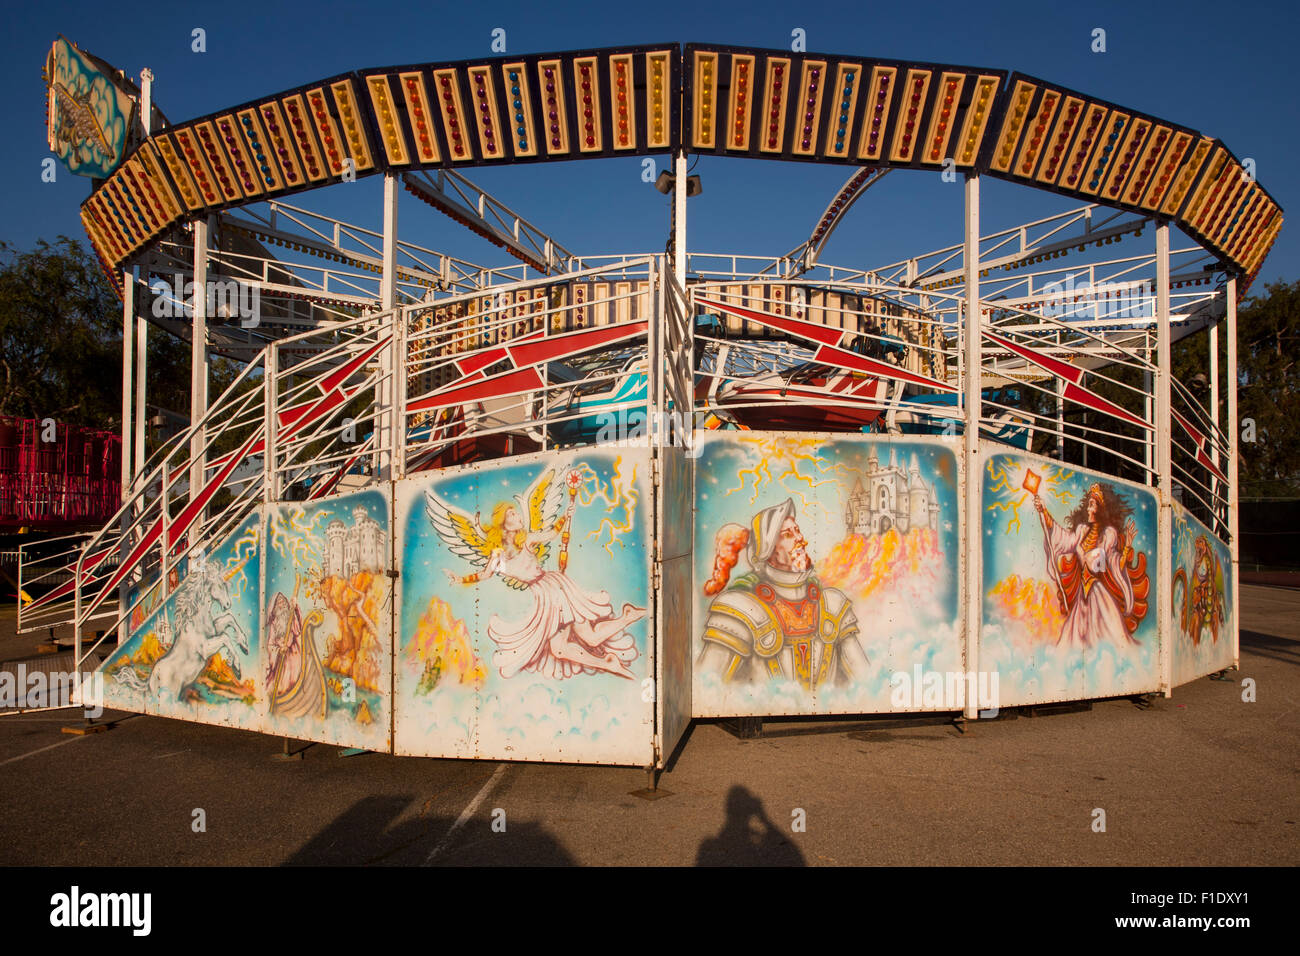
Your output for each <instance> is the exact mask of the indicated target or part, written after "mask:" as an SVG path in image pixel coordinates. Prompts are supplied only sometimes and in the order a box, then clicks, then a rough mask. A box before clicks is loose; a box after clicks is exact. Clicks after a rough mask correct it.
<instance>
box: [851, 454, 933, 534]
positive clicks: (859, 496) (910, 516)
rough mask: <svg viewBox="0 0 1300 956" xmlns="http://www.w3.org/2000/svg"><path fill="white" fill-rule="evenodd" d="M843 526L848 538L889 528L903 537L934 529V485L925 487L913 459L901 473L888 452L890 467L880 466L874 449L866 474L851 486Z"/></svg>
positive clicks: (892, 455)
mask: <svg viewBox="0 0 1300 956" xmlns="http://www.w3.org/2000/svg"><path fill="white" fill-rule="evenodd" d="M844 522H845V524H846V525H847V526H848V531H849V533H850V534H864V535H865V534H884V533H885V532H886V531H888V530H890V529H891V528H897V529H898V530H899V532H901V533H903V534H906V533H907V532H908V531H910V530H911V529H913V528H937V527H938V525H939V500H938V498H937V496H936V495H935V491H934V485H932V484H926V482H925V479H923V478H922V477H921V469H920V466H919V465H918V464H917V461H916V456H915V455H913V456H912V464H911V467H910V468H908V469H906V470H904V469H903V467H902V466H901V465H898V464H896V463H895V460H894V449H893V448H890V449H889V464H888V465H886V466H885V467H883V468H882V467H881V466H880V458H879V456H878V455H877V454H876V449H875V447H874V446H873V447H872V449H871V457H870V458H868V459H867V470H866V472H865V474H863V475H861V476H859V477H858V480H857V481H856V482H854V485H853V493H852V494H851V495H849V502H848V508H847V509H846V510H845V512H844Z"/></svg>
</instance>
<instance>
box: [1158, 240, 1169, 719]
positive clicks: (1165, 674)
mask: <svg viewBox="0 0 1300 956" xmlns="http://www.w3.org/2000/svg"><path fill="white" fill-rule="evenodd" d="M1172 351H1173V337H1172V335H1171V334H1170V329H1169V224H1168V223H1167V222H1161V223H1159V224H1158V225H1157V226H1156V357H1157V370H1156V421H1155V425H1156V431H1155V434H1156V438H1155V440H1156V470H1157V471H1158V472H1159V475H1160V497H1159V501H1160V508H1159V512H1158V522H1157V528H1156V569H1157V571H1156V579H1157V580H1156V601H1155V607H1156V609H1157V611H1156V615H1157V616H1156V634H1157V635H1158V640H1159V642H1160V690H1161V692H1162V693H1163V694H1164V696H1166V697H1168V696H1170V695H1171V694H1172V693H1173V683H1174V680H1173V678H1174V655H1173V628H1172V627H1171V626H1170V625H1171V624H1172V623H1173V619H1172V617H1171V616H1170V613H1169V595H1170V592H1171V589H1172V587H1173V570H1172V568H1171V567H1170V562H1171V561H1172V558H1173V500H1174V497H1173V492H1174V486H1173V445H1172V441H1173V436H1172V435H1171V434H1170V422H1171V418H1172V417H1171V414H1170V412H1171V409H1172V406H1171V401H1172V388H1171V386H1170V383H1169V382H1170V373H1171V367H1172V366H1171V353H1172Z"/></svg>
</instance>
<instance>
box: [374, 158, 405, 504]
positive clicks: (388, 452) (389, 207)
mask: <svg viewBox="0 0 1300 956" xmlns="http://www.w3.org/2000/svg"><path fill="white" fill-rule="evenodd" d="M397 195H398V189H397V174H396V173H385V174H384V237H383V274H382V276H381V278H380V283H379V307H380V309H381V310H383V312H384V318H383V320H382V321H383V323H386V324H387V331H388V333H389V334H390V335H392V336H393V341H392V344H391V345H390V348H392V349H393V361H392V362H391V363H390V364H389V368H390V369H392V370H393V371H392V373H391V374H390V375H389V376H388V377H387V380H386V381H384V382H382V383H381V384H380V386H379V389H378V394H377V395H376V396H375V397H376V404H377V406H378V408H377V411H378V413H379V414H378V420H377V421H376V422H375V434H376V438H377V439H378V440H377V441H376V443H375V445H376V449H377V452H378V455H377V461H376V465H377V468H376V470H375V476H376V477H377V478H379V479H380V480H383V481H387V480H389V479H391V478H393V476H394V457H395V456H394V441H395V435H396V433H397V410H396V408H395V407H394V401H393V400H394V398H395V397H396V384H397V378H398V375H399V373H400V374H402V375H404V374H405V368H406V361H405V359H406V356H404V355H398V354H396V350H397V347H398V344H397V335H396V332H397V325H398V317H397V316H396V315H394V314H393V310H394V309H395V308H396V307H397ZM378 333H379V335H380V337H382V336H383V334H384V329H382V328H381V329H379V330H378Z"/></svg>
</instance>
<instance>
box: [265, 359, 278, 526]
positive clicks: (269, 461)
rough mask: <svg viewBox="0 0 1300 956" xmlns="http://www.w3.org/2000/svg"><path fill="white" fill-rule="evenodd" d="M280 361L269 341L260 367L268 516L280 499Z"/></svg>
mask: <svg viewBox="0 0 1300 956" xmlns="http://www.w3.org/2000/svg"><path fill="white" fill-rule="evenodd" d="M279 362H280V346H279V344H278V343H276V342H271V343H269V344H268V345H267V347H266V365H265V366H263V368H262V387H263V388H265V389H266V393H265V396H264V401H263V402H262V405H263V407H264V414H265V416H266V417H265V418H264V419H263V421H262V435H263V441H262V444H263V446H264V447H265V454H264V456H263V458H262V469H263V471H262V500H263V501H264V502H265V504H266V514H267V517H268V518H269V516H270V513H271V505H273V504H274V503H275V502H276V501H278V500H279V499H280V493H279V489H278V488H277V487H276V480H275V456H276V450H277V449H276V438H277V434H276V433H277V431H278V429H277V427H276V424H277V420H278V415H277V411H276V401H277V399H278V397H279V395H278V391H277V385H278V383H277V380H276V372H277V371H278V367H279Z"/></svg>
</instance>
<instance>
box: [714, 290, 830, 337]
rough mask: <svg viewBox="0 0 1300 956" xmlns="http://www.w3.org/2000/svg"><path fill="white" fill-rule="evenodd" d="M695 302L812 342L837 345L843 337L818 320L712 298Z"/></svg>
mask: <svg viewBox="0 0 1300 956" xmlns="http://www.w3.org/2000/svg"><path fill="white" fill-rule="evenodd" d="M695 301H696V303H697V304H699V305H703V306H707V307H709V308H711V309H717V310H718V311H719V312H726V313H727V314H728V315H734V316H737V317H739V318H742V319H749V320H750V321H751V322H757V323H758V324H759V325H766V326H767V327H768V328H771V329H780V330H781V331H782V332H789V333H791V334H792V335H797V336H799V337H800V338H804V339H811V340H812V341H814V342H820V343H821V344H822V345H839V344H840V341H841V339H843V337H844V330H843V329H834V328H831V327H830V326H829V325H822V324H821V323H819V322H808V321H805V320H804V319H787V318H786V317H785V316H781V315H771V314H770V313H767V312H757V311H755V310H753V309H745V308H741V307H740V306H738V305H727V304H726V303H723V302H717V301H714V300H713V299H705V298H697V299H696V300H695Z"/></svg>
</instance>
